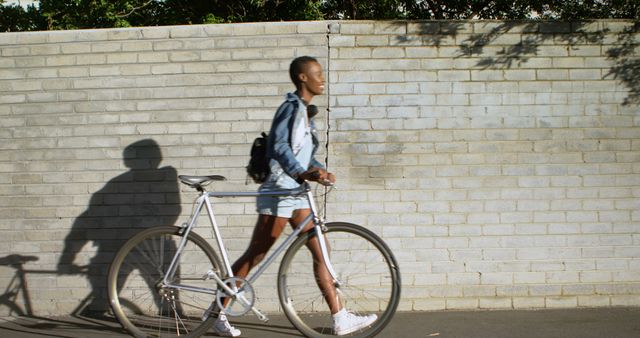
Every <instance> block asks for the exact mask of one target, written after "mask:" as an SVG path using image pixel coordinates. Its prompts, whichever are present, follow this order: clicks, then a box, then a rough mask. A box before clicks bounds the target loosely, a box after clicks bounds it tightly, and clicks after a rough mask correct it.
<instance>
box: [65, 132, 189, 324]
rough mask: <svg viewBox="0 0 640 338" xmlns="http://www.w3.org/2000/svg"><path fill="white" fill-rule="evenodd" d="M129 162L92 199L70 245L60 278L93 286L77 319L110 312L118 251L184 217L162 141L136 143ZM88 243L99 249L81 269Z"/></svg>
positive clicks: (127, 150)
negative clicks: (82, 278)
mask: <svg viewBox="0 0 640 338" xmlns="http://www.w3.org/2000/svg"><path fill="white" fill-rule="evenodd" d="M123 160H124V164H125V166H126V167H127V168H129V171H127V172H125V173H123V174H121V175H119V176H117V177H114V178H112V179H111V180H109V182H107V183H106V184H105V185H104V186H103V187H102V188H101V189H100V190H99V191H97V192H95V193H94V194H93V195H92V197H91V199H90V201H89V205H88V207H87V209H86V210H85V211H84V212H83V213H82V214H81V215H79V216H78V217H77V218H76V220H75V221H74V223H73V226H72V228H71V231H70V232H69V234H68V235H67V236H66V238H65V241H64V249H63V252H62V255H61V257H60V260H59V262H58V268H57V269H58V273H59V274H63V275H86V277H87V279H88V281H89V284H90V286H91V293H90V294H89V295H87V297H85V299H84V300H82V301H81V302H80V304H79V305H78V306H77V307H76V309H75V310H74V311H73V313H72V314H74V315H83V316H89V317H100V316H102V315H104V314H105V313H106V312H107V311H108V310H109V302H108V295H107V288H106V281H107V274H108V269H109V264H110V263H111V260H112V259H113V257H114V255H115V253H116V251H117V250H118V249H119V248H120V247H121V246H122V245H123V244H124V242H125V241H126V240H127V239H129V238H130V237H131V236H133V235H134V234H136V233H137V232H139V231H141V230H143V229H145V228H149V227H152V226H158V225H174V224H175V222H176V220H177V218H178V216H179V215H180V212H181V206H180V193H179V188H178V180H177V172H176V169H175V168H173V167H171V166H166V167H160V162H161V161H162V153H161V150H160V147H159V146H158V144H157V142H156V141H154V140H152V139H145V140H141V141H138V142H135V143H132V144H131V145H129V146H127V147H126V148H125V149H124V152H123ZM88 243H91V244H92V246H93V247H94V248H95V249H93V250H91V251H92V252H93V254H92V255H93V256H92V257H91V258H90V260H89V263H88V264H86V265H83V264H78V263H77V261H81V260H82V259H83V258H85V256H87V255H89V253H87V252H85V249H83V248H86V246H87V244H88ZM81 256H82V257H81Z"/></svg>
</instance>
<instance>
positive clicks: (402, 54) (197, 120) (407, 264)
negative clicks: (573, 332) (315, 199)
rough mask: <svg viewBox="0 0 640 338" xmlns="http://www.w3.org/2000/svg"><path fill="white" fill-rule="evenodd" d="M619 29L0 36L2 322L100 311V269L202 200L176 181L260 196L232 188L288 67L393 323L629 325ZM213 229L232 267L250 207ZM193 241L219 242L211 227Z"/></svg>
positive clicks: (230, 206)
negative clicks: (531, 312)
mask: <svg viewBox="0 0 640 338" xmlns="http://www.w3.org/2000/svg"><path fill="white" fill-rule="evenodd" d="M632 28H633V27H632V25H631V24H630V23H628V22H620V21H595V22H590V23H517V22H516V23H505V22H362V21H358V22H311V23H258V24H233V25H207V26H189V27H182V26H181V27H153V28H133V29H115V30H90V31H65V32H35V33H3V34H0V139H2V142H1V143H0V172H1V173H2V175H0V229H2V234H3V236H2V239H1V240H0V252H2V254H1V255H0V256H2V257H0V263H1V265H0V286H5V285H6V286H10V284H11V282H12V278H13V277H14V276H16V275H18V271H19V270H20V269H24V270H26V282H27V286H28V291H29V301H25V300H24V299H25V298H24V297H22V296H21V295H22V294H19V296H17V297H14V298H15V300H14V303H15V304H16V306H17V307H15V308H12V307H10V306H7V304H2V305H1V306H0V314H2V315H8V314H12V315H15V314H17V313H20V312H23V313H34V314H38V315H46V314H65V313H70V312H73V311H80V310H82V309H83V308H85V307H87V308H92V309H96V308H99V307H100V306H104V303H103V302H102V300H103V298H104V295H103V293H102V292H103V291H102V289H103V288H104V278H105V277H104V276H105V274H106V267H107V265H108V262H109V260H110V258H111V256H112V254H113V251H114V250H115V249H117V247H119V245H121V244H122V242H123V241H124V240H125V239H126V238H128V237H129V236H131V234H132V233H134V232H135V231H138V229H140V228H144V227H148V226H151V225H155V224H174V223H180V222H183V221H185V219H186V215H187V214H188V213H189V211H190V210H191V201H192V200H193V198H194V196H195V194H194V193H193V192H191V191H189V190H188V189H187V188H186V187H184V188H183V187H179V186H178V184H177V183H176V179H175V177H176V175H177V174H221V175H225V176H227V177H228V178H229V180H228V181H227V182H225V183H221V184H218V183H216V184H215V186H216V187H217V189H225V190H251V189H255V187H256V186H255V185H245V174H244V169H243V167H244V166H245V165H246V162H247V160H248V149H249V147H250V142H251V141H252V140H253V138H254V137H255V136H256V135H257V134H258V133H259V132H260V131H262V130H267V129H268V128H269V123H270V119H271V117H272V115H273V112H274V110H275V108H276V107H277V106H278V105H279V104H280V103H281V101H282V97H283V95H284V94H285V93H286V92H288V91H290V90H291V85H290V83H289V79H288V74H287V68H288V65H289V62H290V61H291V59H293V58H294V57H296V56H299V55H314V56H316V57H318V58H319V59H320V61H321V62H322V64H323V65H324V67H325V68H326V69H328V72H327V76H328V86H327V93H326V95H324V96H322V97H318V98H316V99H315V102H314V103H316V104H317V105H319V106H320V107H321V108H328V109H329V111H324V109H321V111H322V112H321V114H320V115H319V117H318V118H317V119H318V122H319V127H320V129H322V130H325V131H327V133H324V134H325V138H326V139H328V148H327V151H326V154H325V153H323V154H321V155H320V157H322V158H324V157H325V156H326V157H327V159H328V165H329V167H330V169H332V170H334V171H335V172H336V173H337V174H338V177H339V184H338V186H337V188H336V190H335V191H334V192H333V193H332V194H330V195H329V198H328V201H327V206H326V213H327V216H328V218H329V219H331V220H346V221H353V222H357V223H361V224H363V225H366V226H367V227H369V228H371V229H374V230H375V231H376V232H377V233H379V234H380V235H382V236H383V237H384V238H385V240H387V241H388V243H389V244H390V245H391V247H392V248H393V249H394V251H395V253H396V255H397V257H398V259H399V261H400V264H401V268H402V274H403V282H404V286H403V287H404V289H403V297H404V299H403V301H402V303H401V309H402V310H431V309H459V308H465V309H473V308H535V307H577V306H612V305H614V306H615V305H640V246H639V244H640V212H639V211H638V210H640V207H639V204H640V202H639V201H640V197H639V196H640V116H639V114H638V108H639V107H638V104H639V103H640V98H639V95H638V93H639V88H638V82H637V79H636V78H634V77H633V75H632V74H637V72H638V69H639V68H640V66H639V65H638V52H637V50H635V49H634V46H635V45H634V43H637V42H636V41H637V39H638V34H637V33H636V32H635V31H633V30H632ZM634 72H635V73H634ZM630 74H631V75H630ZM326 135H328V138H327V137H326ZM217 210H218V212H220V213H221V216H220V219H219V220H220V221H221V224H222V230H223V235H224V236H227V238H228V239H229V241H228V245H229V249H230V251H231V256H232V257H237V255H238V254H240V253H241V251H242V250H243V249H244V247H245V246H246V244H247V240H248V237H249V236H250V233H251V230H252V227H253V224H254V222H255V215H254V205H253V203H252V200H250V199H237V200H222V201H220V205H219V207H218V208H217ZM199 230H200V231H199V232H200V233H201V234H203V235H204V236H205V237H207V238H211V231H210V230H208V229H207V228H206V223H204V226H202V227H201V228H200V229H199ZM21 262H23V263H22V264H21ZM78 266H79V267H78ZM83 266H86V267H88V268H82V267H83ZM273 271H275V269H271V272H273ZM263 278H264V279H263V280H262V281H261V282H260V283H259V285H258V287H257V289H258V295H259V296H261V298H262V299H261V300H260V301H261V304H260V305H261V308H263V309H268V310H276V309H277V306H276V305H275V303H276V302H275V297H271V296H270V294H272V293H273V292H274V291H275V289H274V288H272V287H271V286H270V284H272V283H273V282H274V281H275V280H274V276H273V274H271V275H269V276H265V277H263ZM92 290H95V292H94V291H92ZM21 292H22V291H21ZM5 295H9V294H8V293H6V294H5ZM94 297H95V298H97V300H93V298H94Z"/></svg>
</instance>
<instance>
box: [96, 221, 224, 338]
mask: <svg viewBox="0 0 640 338" xmlns="http://www.w3.org/2000/svg"><path fill="white" fill-rule="evenodd" d="M183 237H184V235H183V234H182V228H180V227H175V226H161V227H154V228H150V229H147V230H144V231H142V232H140V233H138V234H137V235H135V236H134V237H132V238H131V239H129V240H128V241H127V242H126V243H125V244H124V245H123V246H122V248H120V250H119V251H118V252H117V254H116V256H115V258H114V260H113V262H112V263H111V266H110V267H109V275H108V280H107V287H108V293H109V300H110V303H111V308H112V310H113V313H114V315H115V317H116V318H117V319H118V321H119V322H120V324H121V325H122V326H123V327H124V328H125V329H126V330H127V331H129V333H131V335H133V336H135V337H145V338H146V337H163V338H164V337H176V336H181V337H199V336H201V335H202V334H204V333H205V332H206V331H207V330H208V329H209V328H210V327H211V326H212V325H213V324H214V322H215V317H217V316H216V315H212V316H209V317H208V318H207V319H206V320H205V321H202V315H203V314H204V313H205V312H206V311H207V309H208V308H209V306H210V305H211V304H213V303H214V302H215V295H212V294H207V293H202V292H195V291H188V290H184V289H181V290H176V289H171V288H163V287H162V280H163V277H164V274H165V271H166V269H167V268H168V267H169V265H170V263H171V260H172V259H173V256H174V255H175V252H176V248H177V246H178V245H179V243H180V240H181V239H182V238H183ZM209 270H212V271H214V272H216V273H218V274H219V275H220V276H221V277H224V276H226V273H225V269H224V268H223V265H222V264H220V260H219V259H218V256H217V255H216V253H215V252H214V251H213V249H212V248H211V246H210V245H209V244H208V243H207V241H206V240H204V239H203V238H202V237H201V236H199V235H198V234H196V233H193V232H191V233H189V236H188V238H187V243H186V245H185V247H184V250H183V251H182V254H181V257H180V260H179V263H178V266H177V269H176V277H175V278H174V280H172V281H171V282H173V283H178V284H187V285H189V286H196V287H203V288H209V289H211V288H213V289H215V281H213V280H210V279H209V280H204V278H203V276H204V275H206V273H207V272H208V271H209ZM132 309H136V310H132Z"/></svg>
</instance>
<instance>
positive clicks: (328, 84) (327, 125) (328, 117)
mask: <svg viewBox="0 0 640 338" xmlns="http://www.w3.org/2000/svg"><path fill="white" fill-rule="evenodd" d="M336 25H337V24H336V23H329V24H327V69H326V72H327V77H326V80H325V88H326V94H327V115H326V118H325V137H326V142H325V155H324V165H325V167H326V168H327V170H328V169H329V136H330V133H331V34H332V33H333V32H332V29H333V28H334V27H336ZM324 189H325V198H324V199H323V201H322V204H323V215H322V217H324V218H326V217H327V198H326V193H327V192H328V188H327V187H325V188H324Z"/></svg>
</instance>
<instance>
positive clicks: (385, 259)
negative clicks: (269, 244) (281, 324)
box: [278, 223, 400, 338]
mask: <svg viewBox="0 0 640 338" xmlns="http://www.w3.org/2000/svg"><path fill="white" fill-rule="evenodd" d="M326 228H327V231H326V232H325V233H324V236H325V238H326V239H327V244H328V246H329V251H330V258H331V264H332V265H333V268H334V270H335V271H336V273H337V277H338V279H339V281H340V283H342V284H341V285H340V286H339V287H338V288H337V293H338V296H339V299H340V303H341V305H342V306H343V307H344V308H346V309H347V310H348V311H350V312H353V313H354V314H356V315H369V314H376V315H377V319H376V321H374V322H373V323H371V325H369V326H367V327H365V328H363V329H361V330H358V331H356V332H353V333H351V334H350V335H349V336H351V337H362V338H364V337H372V336H374V335H376V334H377V333H378V332H380V331H381V330H382V329H384V327H385V326H386V325H387V324H388V323H389V321H390V320H391V318H392V317H393V315H394V314H395V311H396V308H397V307H398V302H399V301H400V272H399V268H398V264H397V263H396V260H395V258H394V256H393V254H392V253H391V251H390V250H389V248H388V247H387V246H386V244H385V243H384V242H383V241H382V240H381V239H380V238H379V237H378V236H377V235H375V234H374V233H373V232H371V231H369V230H367V229H365V228H363V227H361V226H358V225H355V224H349V223H329V224H327V225H326ZM315 237H316V233H315V232H314V231H310V232H308V233H307V234H303V235H301V236H300V237H299V238H298V239H297V240H296V241H295V242H294V243H293V244H292V245H291V247H290V248H289V249H288V250H287V252H286V254H285V256H284V257H283V259H282V263H281V265H280V270H279V272H278V296H279V298H280V304H281V305H282V307H283V310H284V313H285V314H286V315H287V318H289V320H290V321H291V323H292V324H293V325H294V326H295V327H296V328H297V329H298V330H300V332H302V333H303V334H304V335H306V336H308V337H327V336H333V335H335V333H334V331H333V322H332V317H331V313H330V312H329V306H328V304H327V302H326V301H325V298H324V296H323V294H322V292H321V291H320V289H319V287H318V286H317V284H316V281H315V277H314V269H313V257H312V254H311V252H310V250H308V249H307V248H306V247H305V244H307V243H308V242H309V241H310V240H312V239H313V238H315Z"/></svg>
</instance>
